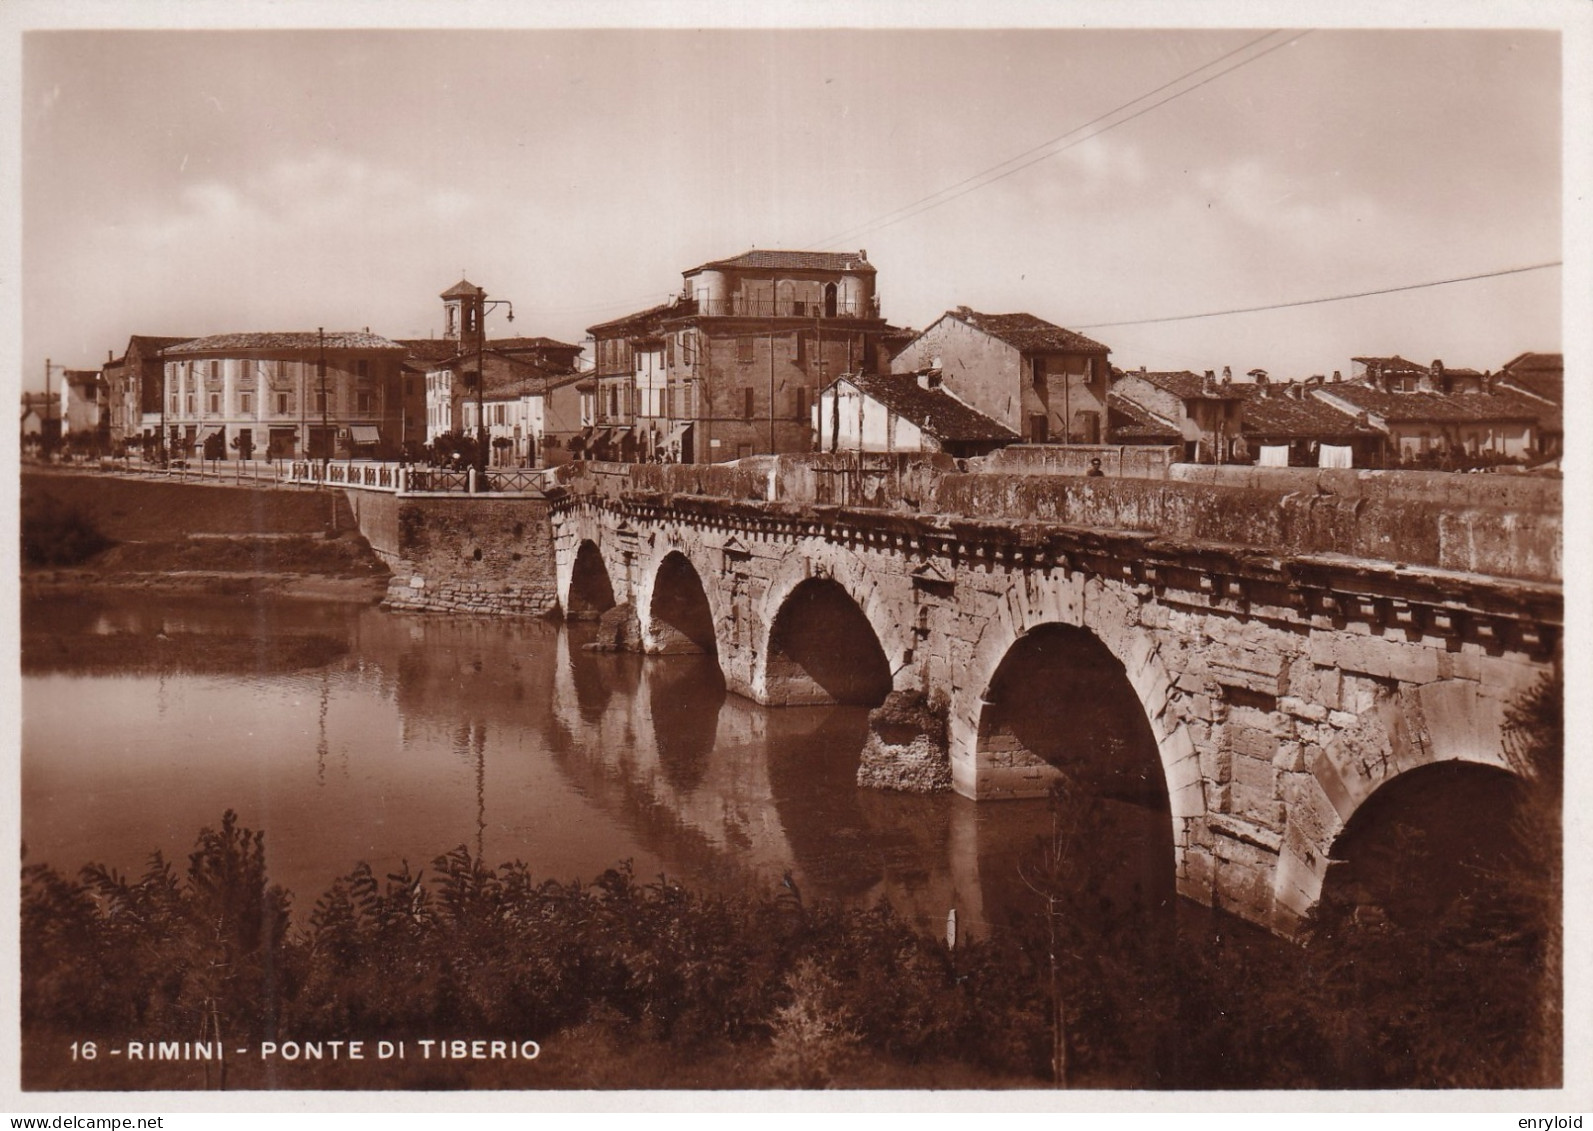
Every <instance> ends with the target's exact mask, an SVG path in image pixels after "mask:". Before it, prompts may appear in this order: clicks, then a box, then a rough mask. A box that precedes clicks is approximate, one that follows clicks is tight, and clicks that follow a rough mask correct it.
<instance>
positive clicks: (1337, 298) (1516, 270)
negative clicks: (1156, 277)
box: [1077, 259, 1561, 330]
mask: <svg viewBox="0 0 1593 1131" xmlns="http://www.w3.org/2000/svg"><path fill="white" fill-rule="evenodd" d="M1560 265H1561V261H1560V260H1558V259H1555V260H1552V261H1551V262H1548V263H1533V264H1530V265H1529V266H1526V267H1506V268H1504V269H1503V270H1501V271H1484V272H1483V273H1482V274H1480V275H1457V276H1455V277H1454V278H1453V279H1434V280H1433V281H1432V282H1428V283H1407V284H1406V285H1404V286H1401V287H1382V288H1379V289H1378V290H1375V291H1356V292H1354V293H1353V294H1346V295H1328V296H1326V297H1324V298H1302V299H1297V300H1296V301H1294V302H1273V303H1268V304H1267V305H1265V306H1238V307H1234V308H1233V309H1231V310H1208V311H1205V312H1204V313H1201V314H1173V315H1169V316H1168V317H1165V318H1129V319H1124V320H1123V321H1121V322H1091V323H1088V324H1086V325H1082V326H1079V327H1077V329H1080V330H1106V329H1110V328H1111V327H1113V326H1149V325H1152V324H1153V323H1157V322H1190V321H1193V320H1194V319H1196V318H1222V317H1224V316H1226V315H1229V314H1255V313H1257V312H1258V311H1262V310H1287V309H1288V308H1290V307H1293V306H1316V305H1318V304H1319V303H1324V302H1345V301H1347V300H1349V299H1352V298H1371V297H1372V296H1374V295H1392V294H1398V293H1400V292H1401V291H1419V290H1424V289H1426V288H1428V287H1447V286H1448V285H1449V284H1450V283H1470V282H1475V281H1476V280H1478V279H1497V278H1499V277H1501V276H1504V275H1521V274H1525V273H1526V272H1528V271H1543V270H1546V269H1547V268H1550V267H1559V266H1560Z"/></svg>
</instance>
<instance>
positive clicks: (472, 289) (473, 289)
mask: <svg viewBox="0 0 1593 1131" xmlns="http://www.w3.org/2000/svg"><path fill="white" fill-rule="evenodd" d="M486 293H487V292H486V291H483V290H482V289H481V288H480V287H478V286H476V284H474V283H472V282H471V281H470V280H469V279H460V280H459V281H458V282H457V283H455V284H454V285H453V286H451V287H449V288H448V289H447V290H446V291H444V292H443V293H442V294H440V295H438V296H437V297H438V298H473V297H475V296H476V295H483V294H486Z"/></svg>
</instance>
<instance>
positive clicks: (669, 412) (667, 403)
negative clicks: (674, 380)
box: [664, 385, 675, 420]
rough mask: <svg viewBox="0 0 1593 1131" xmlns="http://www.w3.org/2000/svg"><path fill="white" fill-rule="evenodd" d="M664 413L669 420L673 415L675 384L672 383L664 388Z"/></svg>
mask: <svg viewBox="0 0 1593 1131" xmlns="http://www.w3.org/2000/svg"><path fill="white" fill-rule="evenodd" d="M664 415H665V416H667V417H669V418H670V419H671V420H673V419H674V417H675V386H673V385H671V386H669V387H668V388H667V389H665V390H664Z"/></svg>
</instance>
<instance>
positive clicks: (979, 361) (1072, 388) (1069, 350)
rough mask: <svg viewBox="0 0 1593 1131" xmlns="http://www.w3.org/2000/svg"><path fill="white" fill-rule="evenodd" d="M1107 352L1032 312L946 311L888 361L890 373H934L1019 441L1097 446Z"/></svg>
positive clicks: (1104, 406)
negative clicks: (1037, 316) (938, 373)
mask: <svg viewBox="0 0 1593 1131" xmlns="http://www.w3.org/2000/svg"><path fill="white" fill-rule="evenodd" d="M1110 353H1111V351H1110V350H1109V349H1107V347H1106V346H1103V345H1102V344H1101V343H1100V342H1096V341H1092V340H1091V339H1089V338H1087V337H1085V336H1084V335H1083V334H1079V333H1075V332H1074V331H1072V330H1067V329H1064V328H1063V327H1061V326H1057V325H1054V324H1053V323H1050V322H1047V321H1045V320H1044V319H1042V318H1036V317H1035V316H1034V315H1032V314H981V313H980V312H979V311H977V310H970V309H969V308H968V307H966V306H959V307H958V308H957V309H956V310H948V311H947V312H946V313H945V314H943V315H941V316H940V317H939V318H937V319H936V320H935V321H934V322H932V323H930V325H929V326H928V327H927V328H926V329H925V330H924V331H923V332H922V333H920V334H919V335H918V336H917V337H916V338H914V339H913V340H912V342H910V343H909V344H908V345H907V346H906V347H905V348H904V349H902V350H901V351H900V352H899V353H898V354H897V355H896V357H895V358H894V360H892V361H891V363H890V367H891V370H892V372H895V373H916V372H920V371H923V370H938V371H939V372H940V373H941V375H942V379H943V380H944V382H945V387H946V388H947V389H948V390H949V391H950V392H952V393H954V394H956V396H958V397H960V398H961V399H962V400H964V401H966V402H967V403H968V404H970V405H972V406H973V407H974V408H976V409H978V410H979V411H980V412H982V413H984V414H985V415H986V416H988V417H990V418H991V419H993V420H995V421H997V422H999V423H1000V424H1002V425H1003V426H1005V427H1007V428H1010V429H1011V430H1012V431H1014V432H1016V433H1017V434H1018V435H1019V436H1021V437H1022V438H1023V442H1024V443H1029V444H1046V443H1076V444H1098V443H1101V441H1102V439H1103V437H1104V435H1105V424H1106V411H1107V403H1106V401H1107V386H1108V384H1109V383H1110V373H1111V370H1110V367H1109V366H1108V364H1107V357H1108V355H1109V354H1110Z"/></svg>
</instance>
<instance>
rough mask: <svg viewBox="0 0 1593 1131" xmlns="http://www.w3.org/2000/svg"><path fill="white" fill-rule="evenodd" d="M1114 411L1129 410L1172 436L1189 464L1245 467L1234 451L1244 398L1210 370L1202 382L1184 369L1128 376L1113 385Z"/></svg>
mask: <svg viewBox="0 0 1593 1131" xmlns="http://www.w3.org/2000/svg"><path fill="white" fill-rule="evenodd" d="M1112 396H1113V399H1114V401H1115V402H1116V404H1115V405H1114V407H1115V408H1117V409H1118V411H1119V412H1122V411H1123V409H1122V407H1121V406H1123V405H1132V406H1134V409H1135V410H1136V411H1137V414H1138V418H1139V419H1140V420H1141V421H1147V420H1148V421H1151V422H1154V423H1155V424H1156V425H1159V426H1162V427H1165V428H1166V429H1167V430H1169V431H1171V432H1176V433H1177V436H1178V442H1179V443H1181V444H1182V445H1183V448H1184V460H1185V462H1188V463H1232V462H1234V461H1236V460H1239V461H1241V462H1247V461H1248V459H1249V453H1248V452H1247V451H1244V450H1243V449H1242V448H1241V449H1240V450H1239V451H1236V450H1235V446H1236V443H1238V442H1239V440H1240V437H1241V435H1242V420H1243V414H1244V403H1245V394H1244V393H1243V392H1242V391H1241V390H1240V389H1239V387H1237V386H1235V385H1234V384H1233V381H1232V380H1231V378H1229V377H1228V376H1226V374H1225V377H1224V379H1223V380H1222V381H1218V380H1217V375H1216V373H1215V372H1213V371H1212V370H1209V369H1208V370H1207V371H1206V372H1205V374H1204V375H1203V376H1201V375H1197V374H1195V373H1192V372H1190V371H1189V370H1187V369H1179V370H1173V371H1148V370H1145V369H1137V370H1130V371H1128V372H1126V373H1120V375H1119V376H1118V377H1117V379H1116V381H1114V382H1113V384H1112Z"/></svg>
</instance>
